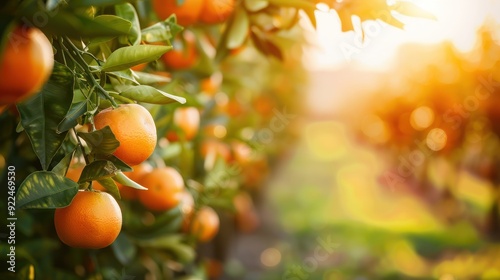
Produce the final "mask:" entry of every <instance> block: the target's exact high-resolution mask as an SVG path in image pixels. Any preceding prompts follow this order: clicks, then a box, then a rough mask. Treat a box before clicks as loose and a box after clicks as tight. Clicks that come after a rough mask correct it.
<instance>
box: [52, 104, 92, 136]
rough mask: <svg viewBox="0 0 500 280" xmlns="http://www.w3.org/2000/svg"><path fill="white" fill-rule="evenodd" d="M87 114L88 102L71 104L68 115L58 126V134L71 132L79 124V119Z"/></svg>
mask: <svg viewBox="0 0 500 280" xmlns="http://www.w3.org/2000/svg"><path fill="white" fill-rule="evenodd" d="M85 112H87V101H81V102H76V103H71V107H70V108H69V111H68V113H67V114H66V116H65V117H64V118H63V120H62V121H61V122H60V123H59V125H58V126H57V132H58V133H62V132H65V131H68V130H70V129H71V128H73V127H75V126H76V125H77V124H78V118H79V117H81V116H83V114H85Z"/></svg>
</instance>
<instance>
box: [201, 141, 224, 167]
mask: <svg viewBox="0 0 500 280" xmlns="http://www.w3.org/2000/svg"><path fill="white" fill-rule="evenodd" d="M200 153H201V156H202V157H204V158H206V157H208V156H215V157H221V158H223V159H224V160H225V161H226V162H229V161H230V160H231V150H230V149H229V146H228V145H227V144H226V143H224V142H221V141H217V140H205V141H204V142H203V143H202V144H201V151H200Z"/></svg>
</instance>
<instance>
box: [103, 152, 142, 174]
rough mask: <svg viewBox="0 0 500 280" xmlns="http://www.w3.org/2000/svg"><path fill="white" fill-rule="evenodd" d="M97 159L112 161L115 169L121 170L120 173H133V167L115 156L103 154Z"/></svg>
mask: <svg viewBox="0 0 500 280" xmlns="http://www.w3.org/2000/svg"><path fill="white" fill-rule="evenodd" d="M96 159H101V160H107V161H111V163H113V164H114V165H115V167H116V168H117V169H119V170H120V171H122V172H128V171H132V170H133V169H132V167H130V166H128V165H127V164H126V163H124V162H123V161H122V160H121V159H119V158H117V157H116V156H114V155H111V156H110V155H105V156H103V155H101V154H97V155H96Z"/></svg>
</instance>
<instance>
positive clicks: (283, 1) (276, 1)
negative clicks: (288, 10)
mask: <svg viewBox="0 0 500 280" xmlns="http://www.w3.org/2000/svg"><path fill="white" fill-rule="evenodd" d="M269 3H270V4H272V5H276V6H281V7H293V8H297V9H301V10H303V11H304V12H305V13H306V15H307V17H308V18H309V20H310V21H311V24H312V25H313V26H314V28H316V16H315V14H314V12H315V11H316V6H315V4H314V3H312V2H309V1H307V0H269Z"/></svg>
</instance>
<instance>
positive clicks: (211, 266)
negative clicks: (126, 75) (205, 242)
mask: <svg viewBox="0 0 500 280" xmlns="http://www.w3.org/2000/svg"><path fill="white" fill-rule="evenodd" d="M204 265H205V272H206V274H207V276H208V279H209V280H213V279H220V278H221V276H222V273H223V272H224V264H223V263H222V262H221V261H220V260H217V259H211V258H209V259H207V260H205V263H204Z"/></svg>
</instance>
